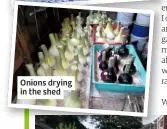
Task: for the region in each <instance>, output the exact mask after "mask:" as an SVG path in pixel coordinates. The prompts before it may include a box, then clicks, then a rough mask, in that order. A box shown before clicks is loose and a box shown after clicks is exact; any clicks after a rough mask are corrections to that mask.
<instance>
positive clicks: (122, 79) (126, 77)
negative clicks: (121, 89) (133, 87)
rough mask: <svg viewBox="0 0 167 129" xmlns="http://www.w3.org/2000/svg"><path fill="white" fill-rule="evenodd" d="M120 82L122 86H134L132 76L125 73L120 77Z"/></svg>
mask: <svg viewBox="0 0 167 129" xmlns="http://www.w3.org/2000/svg"><path fill="white" fill-rule="evenodd" d="M118 81H119V83H121V84H132V83H133V78H132V76H131V75H129V74H127V73H123V74H121V75H120V76H119V77H118Z"/></svg>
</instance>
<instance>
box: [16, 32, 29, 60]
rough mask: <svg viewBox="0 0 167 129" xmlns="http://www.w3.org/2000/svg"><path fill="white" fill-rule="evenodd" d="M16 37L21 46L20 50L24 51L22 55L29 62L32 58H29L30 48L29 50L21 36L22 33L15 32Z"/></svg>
mask: <svg viewBox="0 0 167 129" xmlns="http://www.w3.org/2000/svg"><path fill="white" fill-rule="evenodd" d="M17 37H18V40H19V44H20V47H21V48H22V51H23V53H24V57H25V59H26V60H27V61H28V62H29V63H31V62H32V59H31V54H30V50H29V47H28V45H27V42H26V40H25V38H24V36H23V34H22V33H18V32H17Z"/></svg>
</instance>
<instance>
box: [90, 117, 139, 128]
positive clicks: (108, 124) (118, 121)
mask: <svg viewBox="0 0 167 129" xmlns="http://www.w3.org/2000/svg"><path fill="white" fill-rule="evenodd" d="M90 117H91V119H92V121H93V123H98V124H97V125H96V128H97V129H139V128H141V127H142V118H139V117H131V116H109V115H106V116H101V115H99V116H93V115H92V116H90Z"/></svg>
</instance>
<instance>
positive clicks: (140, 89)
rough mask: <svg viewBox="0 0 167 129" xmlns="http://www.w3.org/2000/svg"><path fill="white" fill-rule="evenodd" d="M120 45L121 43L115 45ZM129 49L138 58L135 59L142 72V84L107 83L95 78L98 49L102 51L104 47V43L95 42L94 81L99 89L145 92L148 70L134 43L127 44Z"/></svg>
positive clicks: (93, 50) (93, 55)
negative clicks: (146, 70)
mask: <svg viewBox="0 0 167 129" xmlns="http://www.w3.org/2000/svg"><path fill="white" fill-rule="evenodd" d="M115 46H120V45H115ZM126 46H127V48H128V49H129V54H133V55H134V56H135V57H136V58H135V61H134V65H135V66H136V68H137V70H138V71H139V74H140V79H141V81H142V84H141V85H134V84H131V85H129V84H120V83H106V82H101V81H97V80H96V78H95V73H96V71H95V68H96V51H100V50H102V48H103V45H100V44H94V45H93V47H92V83H93V84H95V87H96V89H97V90H112V91H118V92H140V93H143V92H145V84H146V72H145V69H144V67H143V65H142V63H141V61H140V59H139V57H138V55H137V53H136V51H135V48H134V47H133V45H126Z"/></svg>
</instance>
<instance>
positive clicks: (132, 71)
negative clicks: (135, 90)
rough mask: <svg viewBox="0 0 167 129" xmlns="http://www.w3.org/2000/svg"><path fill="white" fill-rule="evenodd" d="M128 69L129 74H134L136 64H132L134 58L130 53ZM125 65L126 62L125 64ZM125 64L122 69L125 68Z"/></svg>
mask: <svg viewBox="0 0 167 129" xmlns="http://www.w3.org/2000/svg"><path fill="white" fill-rule="evenodd" d="M129 60H130V61H129V62H130V64H131V66H130V69H129V74H130V75H134V74H135V73H136V66H135V65H134V60H135V57H134V56H133V55H131V57H130V59H129ZM126 65H127V64H126ZM126 65H125V66H124V68H123V70H124V71H125V68H126Z"/></svg>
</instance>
